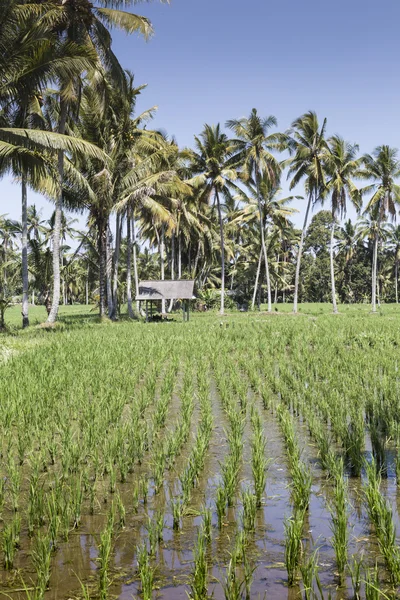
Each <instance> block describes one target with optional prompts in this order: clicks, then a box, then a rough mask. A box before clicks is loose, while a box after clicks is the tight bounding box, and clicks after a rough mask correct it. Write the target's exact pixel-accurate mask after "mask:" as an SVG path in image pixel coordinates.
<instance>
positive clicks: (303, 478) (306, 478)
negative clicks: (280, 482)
mask: <svg viewBox="0 0 400 600" xmlns="http://www.w3.org/2000/svg"><path fill="white" fill-rule="evenodd" d="M290 473H291V475H292V499H293V505H294V507H295V508H296V509H298V510H300V511H305V510H307V509H308V505H309V503H310V493H311V486H312V475H311V471H310V469H309V468H308V467H307V466H306V465H305V464H304V463H303V462H301V461H300V460H298V461H297V462H296V463H292V466H291V469H290Z"/></svg>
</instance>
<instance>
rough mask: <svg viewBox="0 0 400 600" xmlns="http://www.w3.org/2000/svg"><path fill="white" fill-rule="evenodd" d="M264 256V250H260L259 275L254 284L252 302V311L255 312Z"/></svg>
mask: <svg viewBox="0 0 400 600" xmlns="http://www.w3.org/2000/svg"><path fill="white" fill-rule="evenodd" d="M262 255H263V251H262V249H261V250H260V256H259V257H258V265H257V274H256V282H255V284H254V292H253V300H252V302H251V310H254V306H255V304H256V298H257V290H258V280H259V278H260V271H261V261H262Z"/></svg>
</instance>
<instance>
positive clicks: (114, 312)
mask: <svg viewBox="0 0 400 600" xmlns="http://www.w3.org/2000/svg"><path fill="white" fill-rule="evenodd" d="M115 221H116V222H115V250H114V273H113V291H112V295H113V305H112V313H111V318H112V319H116V318H117V311H118V267H119V253H120V248H121V229H122V219H121V215H120V214H119V213H117V217H116V220H115Z"/></svg>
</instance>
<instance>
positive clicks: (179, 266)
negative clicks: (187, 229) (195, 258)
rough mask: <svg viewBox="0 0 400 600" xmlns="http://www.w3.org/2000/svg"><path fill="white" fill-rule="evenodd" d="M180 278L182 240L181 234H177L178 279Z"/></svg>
mask: <svg viewBox="0 0 400 600" xmlns="http://www.w3.org/2000/svg"><path fill="white" fill-rule="evenodd" d="M181 278H182V240H181V234H180V232H179V233H178V279H181Z"/></svg>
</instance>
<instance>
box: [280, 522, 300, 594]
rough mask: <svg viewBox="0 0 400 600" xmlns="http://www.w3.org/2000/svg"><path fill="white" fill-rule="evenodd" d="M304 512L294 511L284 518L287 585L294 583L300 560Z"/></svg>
mask: <svg viewBox="0 0 400 600" xmlns="http://www.w3.org/2000/svg"><path fill="white" fill-rule="evenodd" d="M303 520H304V513H302V512H301V511H296V512H295V513H294V514H293V515H292V516H291V517H289V518H285V520H284V527H285V566H286V571H287V574H288V585H289V586H290V587H291V586H293V585H295V582H296V577H297V572H298V569H299V566H300V560H301V549H302V545H301V541H302V536H303Z"/></svg>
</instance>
